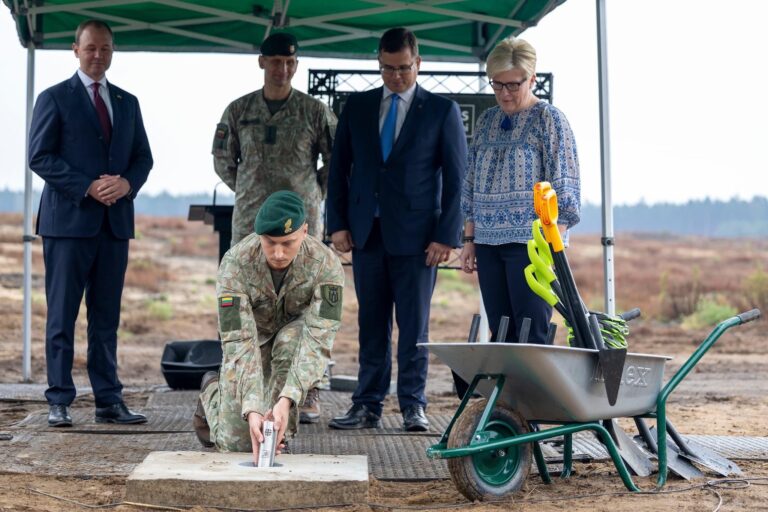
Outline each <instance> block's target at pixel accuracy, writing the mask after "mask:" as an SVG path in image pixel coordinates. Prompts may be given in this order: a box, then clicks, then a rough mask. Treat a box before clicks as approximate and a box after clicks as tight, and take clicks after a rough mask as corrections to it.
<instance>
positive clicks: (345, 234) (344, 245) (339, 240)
mask: <svg viewBox="0 0 768 512" xmlns="http://www.w3.org/2000/svg"><path fill="white" fill-rule="evenodd" d="M331 243H333V247H334V248H335V249H336V250H337V251H339V252H341V253H344V252H347V251H349V250H351V249H352V248H353V247H354V246H355V244H353V243H352V233H350V232H349V231H348V230H346V229H345V230H343V231H337V232H335V233H333V234H332V235H331Z"/></svg>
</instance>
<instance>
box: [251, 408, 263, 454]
mask: <svg viewBox="0 0 768 512" xmlns="http://www.w3.org/2000/svg"><path fill="white" fill-rule="evenodd" d="M263 424H264V417H263V416H262V415H261V414H259V413H257V412H249V413H248V431H249V432H250V434H251V447H252V448H253V464H254V465H255V466H258V465H259V448H260V447H261V443H263V442H264V434H262V433H261V426H262V425H263Z"/></svg>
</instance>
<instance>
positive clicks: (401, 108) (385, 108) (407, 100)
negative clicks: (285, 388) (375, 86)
mask: <svg viewBox="0 0 768 512" xmlns="http://www.w3.org/2000/svg"><path fill="white" fill-rule="evenodd" d="M415 93H416V84H415V83H414V84H413V85H412V86H411V87H410V88H409V89H408V90H407V91H405V92H401V93H397V95H398V96H399V97H400V99H399V100H397V123H396V124H395V140H393V141H392V144H393V145H394V143H395V142H396V141H397V137H398V136H399V135H400V129H401V128H402V127H403V122H404V121H405V116H406V115H407V114H408V109H409V108H411V103H413V96H414V94H415ZM393 94H394V93H393V92H392V91H390V90H389V89H388V88H387V86H386V85H385V86H384V93H383V94H382V95H381V105H379V133H381V129H382V128H383V127H384V119H386V118H387V113H388V112H389V106H390V105H391V104H392V95H393Z"/></svg>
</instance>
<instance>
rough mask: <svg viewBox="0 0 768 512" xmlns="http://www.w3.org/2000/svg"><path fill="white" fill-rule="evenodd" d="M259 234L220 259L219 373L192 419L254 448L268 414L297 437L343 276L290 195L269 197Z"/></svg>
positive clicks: (208, 379)
mask: <svg viewBox="0 0 768 512" xmlns="http://www.w3.org/2000/svg"><path fill="white" fill-rule="evenodd" d="M254 227H255V233H254V234H251V235H248V236H247V237H245V239H243V240H242V241H241V242H240V243H239V244H237V245H235V246H234V247H232V249H230V250H229V251H228V252H227V253H226V254H225V255H224V258H223V259H222V260H221V266H220V267H219V276H218V280H217V283H216V294H217V296H218V309H219V333H220V335H221V342H222V344H223V347H222V348H223V350H222V351H223V354H224V357H223V361H222V364H221V371H220V373H219V374H218V375H217V374H216V373H215V372H208V373H207V374H206V375H205V376H204V377H203V382H202V386H201V391H200V400H199V402H198V406H197V411H196V412H195V415H194V418H193V424H194V427H195V432H196V433H197V436H198V438H199V439H200V441H201V442H202V443H203V445H205V446H209V447H210V446H214V445H215V446H216V447H217V448H218V449H219V450H222V451H237V452H244V451H253V454H254V460H256V458H257V457H258V453H259V443H260V442H261V441H263V437H262V433H261V427H262V422H263V421H264V419H267V420H272V421H275V423H276V425H275V430H276V431H277V432H278V436H277V439H278V440H282V439H283V436H284V434H285V432H286V429H287V430H288V431H289V432H290V433H292V434H295V432H296V430H297V420H298V415H297V414H296V407H295V405H296V404H300V403H301V402H302V400H303V399H304V397H305V395H306V394H307V392H308V390H309V389H310V388H311V386H312V385H313V384H314V383H315V382H317V381H318V380H319V379H320V378H321V376H322V375H323V371H324V370H325V367H326V365H327V364H328V360H329V358H330V355H331V347H332V345H333V340H334V338H335V337H336V332H337V331H338V329H339V326H340V325H341V307H342V291H343V289H344V272H343V270H342V267H341V263H340V261H339V259H338V257H337V256H336V255H335V253H334V252H333V251H331V250H330V249H329V248H328V247H326V246H325V244H323V243H322V242H321V241H319V240H317V239H316V238H314V237H311V236H307V224H306V222H305V211H304V204H303V202H302V200H301V198H300V197H299V196H298V195H296V194H295V193H293V192H289V191H279V192H276V193H274V194H272V195H271V196H269V197H268V198H267V199H266V201H264V204H263V205H262V207H261V208H260V209H259V212H258V215H257V216H256V222H255V226H254Z"/></svg>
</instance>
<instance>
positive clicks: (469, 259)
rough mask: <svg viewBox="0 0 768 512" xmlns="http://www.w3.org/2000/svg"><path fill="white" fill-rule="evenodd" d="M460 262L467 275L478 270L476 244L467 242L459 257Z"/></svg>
mask: <svg viewBox="0 0 768 512" xmlns="http://www.w3.org/2000/svg"><path fill="white" fill-rule="evenodd" d="M459 261H460V262H461V270H463V271H464V272H466V273H467V274H471V273H472V272H474V271H475V270H477V261H476V260H475V243H474V242H466V243H465V244H464V247H462V248H461V254H460V255H459Z"/></svg>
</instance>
